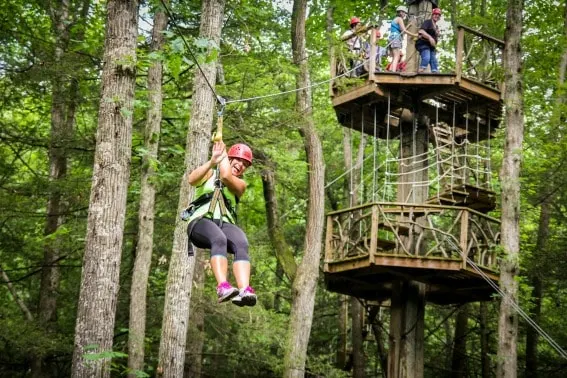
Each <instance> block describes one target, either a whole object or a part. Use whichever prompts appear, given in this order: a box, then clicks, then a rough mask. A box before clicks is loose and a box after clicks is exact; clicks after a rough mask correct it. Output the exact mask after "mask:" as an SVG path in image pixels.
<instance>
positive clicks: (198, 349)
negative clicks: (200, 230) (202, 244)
mask: <svg viewBox="0 0 567 378" xmlns="http://www.w3.org/2000/svg"><path fill="white" fill-rule="evenodd" d="M205 253H206V251H203V250H199V251H198V252H197V254H196V259H197V261H196V263H195V271H194V274H193V287H194V289H196V290H197V291H196V293H193V294H192V295H191V304H192V306H191V309H190V310H191V311H190V315H189V319H191V321H190V322H189V330H188V332H187V353H186V355H187V359H186V360H185V375H184V377H186V378H199V377H201V374H202V369H203V362H202V361H203V346H204V344H205V304H204V301H205V297H204V296H203V289H204V287H205V286H204V285H205V265H206V264H207V258H206V257H205ZM195 294H197V295H195Z"/></svg>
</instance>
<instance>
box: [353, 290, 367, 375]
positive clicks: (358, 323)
mask: <svg viewBox="0 0 567 378" xmlns="http://www.w3.org/2000/svg"><path fill="white" fill-rule="evenodd" d="M350 313H351V318H352V329H351V337H352V361H353V370H352V376H353V377H354V378H364V377H365V376H366V372H365V367H366V359H365V356H364V345H363V342H364V340H363V339H362V326H363V319H364V308H363V307H362V304H361V303H360V301H359V300H358V298H355V297H351V300H350Z"/></svg>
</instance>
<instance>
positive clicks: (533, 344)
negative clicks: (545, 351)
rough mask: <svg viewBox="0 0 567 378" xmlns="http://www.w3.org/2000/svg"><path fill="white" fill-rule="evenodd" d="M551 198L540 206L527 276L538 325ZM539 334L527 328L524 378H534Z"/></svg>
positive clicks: (533, 316)
mask: <svg viewBox="0 0 567 378" xmlns="http://www.w3.org/2000/svg"><path fill="white" fill-rule="evenodd" d="M551 198H552V197H549V196H548V197H546V198H545V200H544V201H543V203H542V204H541V213H540V215H539V227H538V235H537V242H536V246H535V250H534V258H533V261H532V263H531V264H530V269H529V273H528V276H529V278H530V282H531V284H532V297H531V302H532V306H533V310H532V320H533V321H534V322H535V323H537V324H539V322H540V319H541V300H542V295H543V284H542V280H541V276H540V275H541V272H540V270H541V264H539V263H538V262H539V261H542V260H543V259H545V257H544V254H543V252H545V251H546V248H547V242H548V240H549V222H550V218H551ZM538 341H539V333H538V332H537V331H536V330H535V329H534V328H533V327H528V329H527V331H526V377H530V378H535V377H537V376H538V374H537V368H538V366H537V365H538V364H537V345H538Z"/></svg>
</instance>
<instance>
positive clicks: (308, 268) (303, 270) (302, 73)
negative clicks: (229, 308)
mask: <svg viewBox="0 0 567 378" xmlns="http://www.w3.org/2000/svg"><path fill="white" fill-rule="evenodd" d="M306 15H307V0H295V1H294V2H293V11H292V18H291V25H292V26H291V39H292V50H293V61H294V63H295V65H296V66H297V68H298V73H297V74H296V88H298V89H299V88H303V89H301V90H298V91H297V94H296V110H297V112H298V114H303V115H304V116H303V124H302V125H301V129H300V131H301V134H302V135H303V138H304V143H305V151H306V154H307V163H308V166H309V171H308V188H309V203H308V208H307V222H306V233H305V243H304V252H303V259H302V261H301V264H300V265H299V267H298V269H297V274H296V277H295V280H294V281H293V285H292V304H291V314H290V325H289V331H288V337H287V345H286V350H285V357H284V374H283V376H284V377H303V376H305V359H306V354H307V344H308V341H309V335H310V333H311V325H312V322H313V308H314V305H315V293H316V289H317V280H318V277H319V261H320V259H321V249H322V243H321V239H322V236H323V224H324V209H325V189H324V179H325V166H324V163H323V150H322V147H321V141H320V140H319V136H318V135H317V131H316V129H315V125H314V122H313V118H312V107H311V105H312V104H311V90H310V88H308V87H307V86H308V85H309V84H310V80H309V67H308V64H307V63H308V62H307V56H306V51H305V21H306Z"/></svg>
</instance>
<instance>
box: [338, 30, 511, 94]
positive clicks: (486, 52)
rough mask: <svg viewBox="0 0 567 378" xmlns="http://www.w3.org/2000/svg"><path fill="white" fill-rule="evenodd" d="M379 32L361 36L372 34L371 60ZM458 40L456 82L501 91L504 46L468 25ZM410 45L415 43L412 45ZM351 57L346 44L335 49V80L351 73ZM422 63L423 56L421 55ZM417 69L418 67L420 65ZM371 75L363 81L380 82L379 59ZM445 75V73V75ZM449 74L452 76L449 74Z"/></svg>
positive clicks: (369, 71)
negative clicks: (484, 86) (471, 83)
mask: <svg viewBox="0 0 567 378" xmlns="http://www.w3.org/2000/svg"><path fill="white" fill-rule="evenodd" d="M375 30H376V29H375V28H374V27H369V28H364V29H362V31H360V32H359V33H358V34H359V35H362V34H364V35H366V34H368V32H369V31H370V38H369V41H368V42H369V43H370V53H369V55H370V57H376V52H377V51H378V46H377V45H376V43H377V41H376V33H375V32H374V31H375ZM456 33H457V38H456V43H457V46H456V49H455V50H454V51H455V66H454V67H455V68H454V74H455V76H456V78H455V81H456V82H457V83H458V82H460V81H461V79H462V78H466V79H470V80H474V81H476V82H478V83H482V84H484V85H486V86H489V87H490V88H493V89H497V90H501V88H500V87H501V85H500V83H501V82H502V80H503V70H502V51H503V49H504V42H503V41H501V40H499V39H497V38H494V37H491V36H489V35H486V34H483V33H481V32H478V31H476V30H474V29H471V28H469V27H467V26H465V25H457V30H456ZM408 43H413V42H412V41H409V42H408ZM348 54H349V53H347V52H346V45H345V41H340V42H339V43H338V44H337V45H335V46H333V49H331V78H335V77H337V76H339V75H341V74H342V73H344V72H345V71H348V70H349V69H350V67H349V66H348V59H346V58H345V57H347V56H348ZM416 58H417V59H419V54H417V57H416ZM416 66H417V65H416ZM365 69H366V72H367V74H364V75H362V76H361V78H367V79H368V80H369V81H376V82H379V81H380V80H379V76H376V75H375V72H376V59H368V58H367V61H366V64H365ZM442 73H443V72H442ZM445 73H448V72H445ZM335 81H336V80H331V82H330V94H331V96H333V95H334V93H335V91H334V88H335V86H336V83H335Z"/></svg>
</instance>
